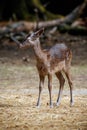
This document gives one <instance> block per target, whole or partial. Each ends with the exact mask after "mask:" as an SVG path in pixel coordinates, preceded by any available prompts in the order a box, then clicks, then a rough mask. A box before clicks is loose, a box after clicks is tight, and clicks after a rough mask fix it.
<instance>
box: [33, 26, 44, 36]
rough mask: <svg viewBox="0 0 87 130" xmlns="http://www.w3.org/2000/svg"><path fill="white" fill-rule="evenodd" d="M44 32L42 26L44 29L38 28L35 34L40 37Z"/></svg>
mask: <svg viewBox="0 0 87 130" xmlns="http://www.w3.org/2000/svg"><path fill="white" fill-rule="evenodd" d="M43 32H44V28H42V29H40V30H38V31H37V32H35V35H36V36H37V37H39V36H40V35H41V34H42V33H43Z"/></svg>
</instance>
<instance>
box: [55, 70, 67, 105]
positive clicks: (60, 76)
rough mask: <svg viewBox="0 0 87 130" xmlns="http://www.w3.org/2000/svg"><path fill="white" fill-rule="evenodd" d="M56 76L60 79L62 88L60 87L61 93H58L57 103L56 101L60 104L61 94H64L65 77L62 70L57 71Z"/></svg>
mask: <svg viewBox="0 0 87 130" xmlns="http://www.w3.org/2000/svg"><path fill="white" fill-rule="evenodd" d="M56 76H57V78H58V79H59V83H60V88H59V93H58V98H57V103H56V105H57V106H59V104H60V100H61V96H62V91H63V87H64V83H65V79H64V77H63V75H62V73H61V72H57V73H56Z"/></svg>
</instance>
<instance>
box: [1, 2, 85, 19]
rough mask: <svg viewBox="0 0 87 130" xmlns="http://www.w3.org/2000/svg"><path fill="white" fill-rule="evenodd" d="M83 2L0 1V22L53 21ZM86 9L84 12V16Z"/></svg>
mask: <svg viewBox="0 0 87 130" xmlns="http://www.w3.org/2000/svg"><path fill="white" fill-rule="evenodd" d="M83 1H84V0H73V1H72V0H0V21H3V20H10V19H12V20H14V21H16V20H29V21H33V20H35V19H36V18H37V15H38V18H39V19H40V20H48V19H55V18H58V17H61V16H63V15H67V14H68V13H70V12H71V11H72V10H73V9H74V8H75V7H76V6H77V5H79V4H81V3H82V2H83ZM86 13H87V9H86V10H85V12H84V15H86Z"/></svg>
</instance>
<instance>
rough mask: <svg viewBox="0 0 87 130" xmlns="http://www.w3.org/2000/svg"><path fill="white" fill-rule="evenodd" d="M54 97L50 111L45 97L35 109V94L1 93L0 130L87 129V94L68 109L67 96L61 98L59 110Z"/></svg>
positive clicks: (77, 98) (77, 99)
mask: <svg viewBox="0 0 87 130" xmlns="http://www.w3.org/2000/svg"><path fill="white" fill-rule="evenodd" d="M56 98H57V95H56V94H54V95H53V103H54V107H53V108H52V109H50V108H49V103H48V102H49V97H48V94H43V96H42V104H41V107H40V108H39V109H38V108H37V107H36V99H37V94H22V93H21V94H16V93H15V94H13V93H12V94H10V92H9V93H2V94H1V93H0V130H15V129H16V130H46V129H49V130H87V95H80V96H77V95H76V96H75V97H74V100H75V104H74V106H73V107H70V106H69V95H64V96H63V98H62V101H61V104H60V106H59V107H57V106H56V102H55V101H56Z"/></svg>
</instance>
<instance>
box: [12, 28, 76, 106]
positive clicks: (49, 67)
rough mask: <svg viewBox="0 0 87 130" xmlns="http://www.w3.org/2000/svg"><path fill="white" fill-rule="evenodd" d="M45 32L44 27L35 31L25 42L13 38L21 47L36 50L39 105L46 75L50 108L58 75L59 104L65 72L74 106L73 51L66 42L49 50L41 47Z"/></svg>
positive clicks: (71, 104)
mask: <svg viewBox="0 0 87 130" xmlns="http://www.w3.org/2000/svg"><path fill="white" fill-rule="evenodd" d="M43 32H44V28H41V29H39V30H38V31H35V32H33V33H32V34H31V35H28V36H27V37H26V38H25V39H24V41H23V43H20V42H19V41H17V40H15V39H13V40H15V41H16V43H17V44H18V45H19V46H20V48H26V47H31V48H32V49H33V50H34V54H35V57H36V67H37V70H38V74H39V80H40V81H39V95H38V100H37V107H38V108H39V107H40V105H41V92H42V89H43V86H44V80H45V76H47V77H48V90H49V104H50V108H52V107H53V102H52V77H53V74H55V75H56V77H57V79H58V80H59V84H60V86H59V92H58V97H57V102H56V105H57V106H59V104H60V101H61V96H62V92H63V88H64V83H65V78H64V76H63V73H64V74H65V76H66V78H67V80H68V84H69V87H70V106H73V104H74V102H73V83H72V79H71V74H70V68H71V61H72V51H71V50H70V49H69V48H68V47H67V46H66V45H65V43H57V44H55V45H54V46H52V47H51V48H50V49H48V50H44V49H42V47H41V43H40V36H41V35H42V33H43Z"/></svg>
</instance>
